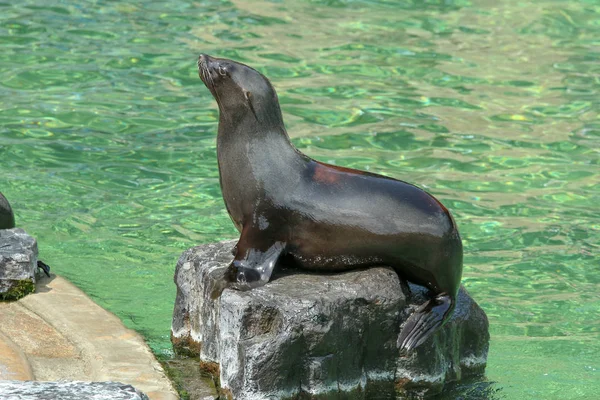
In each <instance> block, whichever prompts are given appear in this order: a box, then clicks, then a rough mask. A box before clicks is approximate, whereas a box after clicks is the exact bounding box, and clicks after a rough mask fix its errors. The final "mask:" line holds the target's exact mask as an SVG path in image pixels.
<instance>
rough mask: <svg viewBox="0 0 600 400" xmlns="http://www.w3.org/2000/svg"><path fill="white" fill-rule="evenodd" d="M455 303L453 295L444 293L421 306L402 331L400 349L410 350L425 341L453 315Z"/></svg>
mask: <svg viewBox="0 0 600 400" xmlns="http://www.w3.org/2000/svg"><path fill="white" fill-rule="evenodd" d="M455 304H456V301H455V299H454V298H453V297H451V296H450V295H448V294H446V293H442V294H439V295H437V296H436V297H435V298H433V299H431V300H429V301H427V302H426V303H424V304H422V305H421V306H419V308H417V309H416V310H415V312H413V313H412V315H411V316H410V317H408V319H407V320H406V323H405V324H404V327H403V328H402V332H400V336H399V338H398V345H399V347H400V351H403V350H404V351H410V350H412V349H414V348H415V347H417V346H419V345H421V344H422V343H423V342H425V340H427V339H428V338H429V337H430V336H431V335H432V334H433V333H434V332H435V331H436V329H437V328H439V327H440V326H442V325H443V324H444V323H445V322H446V321H447V320H448V318H449V317H450V315H452V311H454V306H455Z"/></svg>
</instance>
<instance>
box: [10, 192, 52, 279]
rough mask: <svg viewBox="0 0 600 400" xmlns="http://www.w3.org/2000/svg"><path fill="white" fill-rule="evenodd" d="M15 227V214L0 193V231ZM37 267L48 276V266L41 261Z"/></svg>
mask: <svg viewBox="0 0 600 400" xmlns="http://www.w3.org/2000/svg"><path fill="white" fill-rule="evenodd" d="M14 227H15V214H14V213H13V210H12V208H11V206H10V203H9V202H8V199H7V198H6V197H4V195H3V194H2V192H0V229H12V228H14ZM37 267H38V268H39V269H41V270H42V271H43V272H44V274H46V276H50V266H49V265H48V264H46V263H44V262H43V261H39V260H38V262H37Z"/></svg>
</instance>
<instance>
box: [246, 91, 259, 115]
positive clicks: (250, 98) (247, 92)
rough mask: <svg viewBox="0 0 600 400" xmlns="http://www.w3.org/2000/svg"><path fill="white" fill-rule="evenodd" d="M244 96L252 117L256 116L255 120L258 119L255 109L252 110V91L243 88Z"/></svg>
mask: <svg viewBox="0 0 600 400" xmlns="http://www.w3.org/2000/svg"><path fill="white" fill-rule="evenodd" d="M244 96H245V97H246V103H247V104H248V107H250V111H252V114H254V118H256V120H257V121H258V115H256V111H255V110H254V105H253V104H252V93H250V92H249V91H247V90H245V91H244Z"/></svg>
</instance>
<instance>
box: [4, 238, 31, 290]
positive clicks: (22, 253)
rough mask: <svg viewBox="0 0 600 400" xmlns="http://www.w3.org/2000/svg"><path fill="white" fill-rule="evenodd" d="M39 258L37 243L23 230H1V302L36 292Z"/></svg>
mask: <svg viewBox="0 0 600 400" xmlns="http://www.w3.org/2000/svg"><path fill="white" fill-rule="evenodd" d="M37 257H38V248H37V242H36V241H35V239H34V238H32V237H31V236H29V235H28V234H27V233H25V231H24V230H23V229H21V228H13V229H0V300H17V299H19V298H21V297H23V296H25V295H27V294H29V293H31V292H33V291H34V290H35V272H36V270H37Z"/></svg>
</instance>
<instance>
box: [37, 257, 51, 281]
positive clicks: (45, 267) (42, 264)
mask: <svg viewBox="0 0 600 400" xmlns="http://www.w3.org/2000/svg"><path fill="white" fill-rule="evenodd" d="M37 267H38V268H39V269H41V270H42V271H44V274H46V276H47V277H48V278H49V277H50V266H49V265H48V264H46V263H45V262H43V261H39V260H38V262H37Z"/></svg>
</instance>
